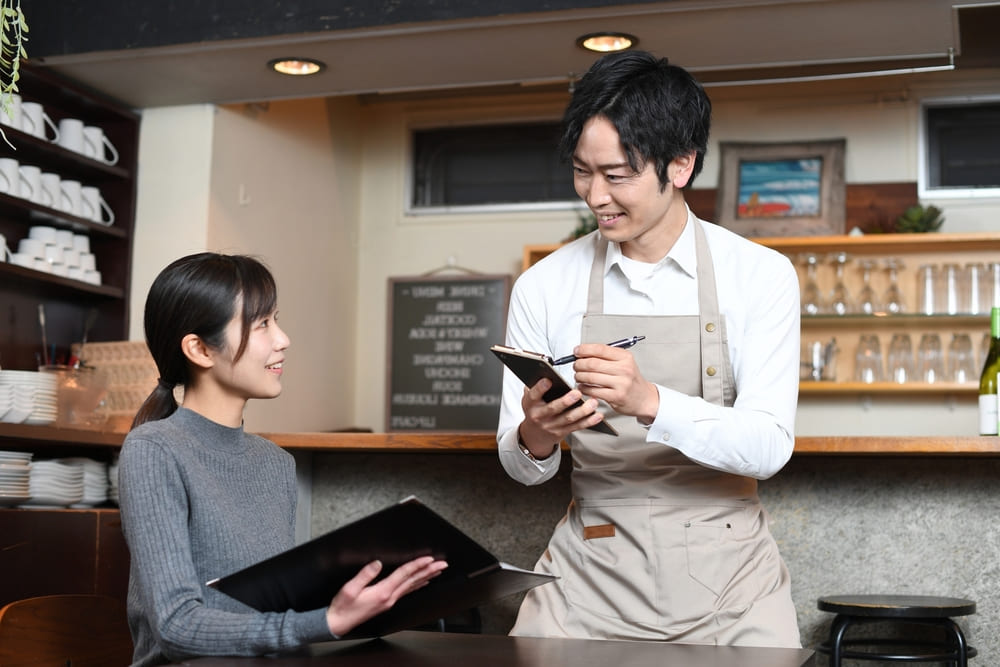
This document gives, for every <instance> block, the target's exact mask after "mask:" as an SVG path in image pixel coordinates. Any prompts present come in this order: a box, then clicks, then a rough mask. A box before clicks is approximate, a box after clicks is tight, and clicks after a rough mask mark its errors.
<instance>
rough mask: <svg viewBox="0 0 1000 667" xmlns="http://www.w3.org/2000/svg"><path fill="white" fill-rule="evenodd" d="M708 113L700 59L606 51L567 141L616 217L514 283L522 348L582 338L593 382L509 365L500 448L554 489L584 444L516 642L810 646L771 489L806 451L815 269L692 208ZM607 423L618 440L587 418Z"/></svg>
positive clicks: (513, 472)
mask: <svg viewBox="0 0 1000 667" xmlns="http://www.w3.org/2000/svg"><path fill="white" fill-rule="evenodd" d="M710 118H711V103H710V102H709V99H708V97H707V96H706V94H705V92H704V90H703V89H702V87H701V86H700V85H699V84H698V83H697V82H696V81H695V80H694V79H693V77H692V76H691V75H690V74H689V73H688V72H686V71H685V70H684V69H682V68H680V67H677V66H674V65H671V64H669V63H668V62H667V60H666V59H657V58H655V57H654V56H652V55H651V54H648V53H643V52H624V53H619V54H611V55H607V56H604V57H602V58H601V59H600V60H598V61H597V62H596V63H595V64H594V65H593V67H591V69H590V71H589V72H588V73H587V74H586V75H585V76H584V77H583V78H582V79H581V80H580V82H579V83H578V84H577V85H576V87H575V91H574V93H573V95H572V99H571V101H570V103H569V106H568V108H567V110H566V113H565V116H564V118H563V122H564V134H563V137H562V141H561V146H560V149H561V151H562V153H563V156H564V157H565V158H567V160H569V161H572V164H573V180H574V185H575V188H576V192H577V194H578V195H579V196H580V197H581V198H582V199H583V200H584V201H585V202H586V203H587V206H588V207H589V208H590V210H591V211H592V212H593V213H594V215H595V216H596V218H597V223H598V226H599V228H598V230H597V231H596V232H593V233H592V234H590V235H587V236H585V237H583V238H581V239H578V240H576V241H574V242H572V243H569V244H567V245H565V246H563V247H562V248H560V249H559V250H557V251H556V252H554V253H552V254H551V255H549V256H548V257H546V258H545V259H543V260H541V261H540V262H538V263H537V264H536V265H535V266H533V267H531V268H530V269H528V270H527V271H525V272H524V274H522V275H521V276H520V277H519V278H518V280H517V282H516V284H515V285H514V289H513V293H512V296H511V303H510V312H509V316H508V323H507V327H508V334H507V344H508V345H510V346H512V347H518V348H521V349H525V350H531V351H534V352H542V353H545V354H548V355H550V356H551V357H560V356H564V355H566V354H568V353H569V352H572V354H573V355H575V356H576V361H575V362H573V364H572V366H570V365H569V364H566V365H562V366H559V367H558V368H559V369H560V371H561V372H562V373H563V375H564V377H565V378H566V379H567V381H568V382H569V383H570V385H571V386H573V385H576V388H575V389H574V390H573V391H571V392H570V393H569V394H566V395H565V396H564V397H562V398H560V399H557V400H555V401H552V402H551V403H545V402H544V401H543V400H542V395H543V394H544V393H545V391H546V390H547V389H548V388H549V381H548V380H541V381H539V382H538V384H536V385H535V386H533V387H530V388H526V387H524V386H523V385H522V384H521V383H520V382H519V381H518V380H517V378H516V377H515V376H514V375H513V374H512V373H510V372H509V371H508V372H505V375H504V387H503V402H502V407H501V411H500V422H499V428H498V432H497V442H498V445H499V452H500V461H501V463H502V465H503V467H504V469H505V470H506V471H507V473H508V474H509V475H510V476H511V477H513V478H514V479H516V480H518V481H520V482H522V483H524V484H540V483H542V482H544V481H546V480H548V479H550V478H552V477H553V476H554V475H555V473H556V471H557V470H558V468H559V464H560V458H561V455H562V454H561V451H560V448H559V443H560V441H562V440H564V439H565V440H567V441H568V442H569V443H570V447H571V451H572V456H573V473H572V492H573V500H572V502H571V503H570V505H569V509H568V510H567V513H566V516H565V517H564V518H563V519H562V520H561V521H560V522H559V524H558V525H557V526H556V528H555V532H554V533H553V535H552V538H551V540H550V542H549V545H548V548H547V549H546V551H545V553H544V554H543V555H542V556H541V558H540V559H539V561H538V563H537V565H536V570H539V571H542V572H547V573H551V574H554V575H557V576H558V577H559V579H558V580H557V581H556V582H554V583H552V584H549V585H546V586H542V587H539V588H536V589H534V590H532V591H531V592H529V593H528V595H527V597H526V598H525V600H524V602H523V604H522V606H521V609H520V611H519V613H518V617H517V621H516V622H515V625H514V627H513V629H512V630H511V634H512V635H529V636H542V637H587V638H607V639H649V640H668V641H678V642H685V643H700V644H718V645H741V646H781V647H799V646H800V640H799V632H798V626H797V622H796V616H795V608H794V606H793V604H792V599H791V592H790V580H789V574H788V570H787V568H786V567H785V564H784V562H783V561H782V559H781V557H780V555H779V554H778V549H777V545H776V544H775V541H774V538H773V537H772V536H771V533H770V530H769V528H768V523H767V515H766V513H765V511H764V509H763V508H762V507H761V504H760V501H759V499H758V497H757V480H759V479H766V478H768V477H770V476H771V475H774V474H775V473H776V472H778V471H779V470H780V469H781V467H782V466H783V465H784V464H785V463H786V462H787V461H788V459H789V457H790V456H791V453H792V448H793V444H794V435H793V428H794V422H795V405H796V399H797V393H798V365H799V289H798V281H797V277H796V274H795V269H794V267H793V266H792V265H791V263H790V262H789V261H788V260H787V259H786V258H785V257H784V256H782V255H781V254H779V253H777V252H775V251H773V250H770V249H768V248H765V247H763V246H760V245H757V244H755V243H752V242H750V241H747V240H746V239H744V238H742V237H740V236H737V235H735V234H733V233H731V232H729V231H727V230H725V229H723V228H721V227H718V226H716V225H713V224H709V223H706V222H704V221H702V220H699V219H698V218H697V217H696V216H695V215H694V214H692V212H691V211H690V210H689V209H688V207H687V204H686V203H685V200H684V190H685V189H686V188H688V187H690V185H691V182H692V181H693V179H694V178H695V176H697V175H698V173H699V171H700V170H701V167H702V163H703V160H704V155H705V151H706V148H707V144H708V133H709V123H710ZM631 336H645V339H644V340H642V341H641V342H639V343H638V344H637V345H635V346H634V347H631V348H629V349H623V348H621V347H616V346H610V345H607V343H608V342H612V341H619V340H621V339H625V338H629V337H631ZM580 399H582V400H583V403H582V405H580V406H578V407H572V406H573V404H574V403H576V402H577V401H579V400H580ZM601 420H604V421H607V422H608V424H610V425H612V426H614V428H615V429H616V430H617V431H618V433H619V435H618V436H617V437H615V436H611V435H606V434H604V433H599V432H596V431H593V430H589V429H588V427H590V426H593V425H595V424H597V423H598V422H600V421H601Z"/></svg>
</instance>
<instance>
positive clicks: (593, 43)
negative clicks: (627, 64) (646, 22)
mask: <svg viewBox="0 0 1000 667" xmlns="http://www.w3.org/2000/svg"><path fill="white" fill-rule="evenodd" d="M638 43H639V38H638V37H636V36H634V35H629V34H626V33H624V32H594V33H590V34H589V35H584V36H583V37H580V38H579V39H577V40H576V45H577V46H580V47H582V48H585V49H587V50H588V51H597V52H598V53H609V52H611V51H624V50H625V49H628V48H631V47H633V46H635V45H636V44H638Z"/></svg>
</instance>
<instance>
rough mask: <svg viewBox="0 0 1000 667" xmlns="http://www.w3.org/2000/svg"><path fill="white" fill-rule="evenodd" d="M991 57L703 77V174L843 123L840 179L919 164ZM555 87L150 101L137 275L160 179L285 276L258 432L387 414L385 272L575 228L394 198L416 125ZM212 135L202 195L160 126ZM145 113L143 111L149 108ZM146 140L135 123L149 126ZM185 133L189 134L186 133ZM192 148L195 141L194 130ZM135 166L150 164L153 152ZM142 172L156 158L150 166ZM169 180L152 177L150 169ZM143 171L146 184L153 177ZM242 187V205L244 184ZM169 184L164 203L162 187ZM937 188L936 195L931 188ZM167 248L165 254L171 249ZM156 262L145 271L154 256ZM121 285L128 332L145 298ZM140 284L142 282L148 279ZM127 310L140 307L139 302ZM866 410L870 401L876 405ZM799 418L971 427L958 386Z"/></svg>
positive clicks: (848, 425) (909, 169) (987, 225)
mask: <svg viewBox="0 0 1000 667" xmlns="http://www.w3.org/2000/svg"><path fill="white" fill-rule="evenodd" d="M997 79H998V73H997V72H996V71H979V72H976V73H975V76H971V75H969V74H966V73H961V72H951V73H940V74H932V75H921V76H897V77H883V78H878V79H868V80H859V81H846V82H843V81H842V82H834V83H814V84H802V85H795V86H792V85H786V86H767V87H761V86H758V87H747V88H743V89H712V90H710V91H709V92H710V95H711V96H712V99H713V105H714V123H713V132H712V138H713V139H712V145H711V146H710V151H709V155H708V158H707V159H706V163H705V171H704V173H703V174H702V176H701V177H699V180H698V182H697V185H698V186H699V187H704V188H710V187H715V185H716V183H717V173H718V168H719V165H718V162H717V161H716V157H717V150H716V146H717V142H718V141H720V140H742V141H799V140H804V139H823V138H832V137H841V136H842V137H846V138H847V164H846V177H847V181H848V182H849V183H864V182H898V181H915V180H916V179H917V171H918V169H917V147H918V117H919V114H918V110H919V106H918V105H919V100H920V99H921V98H922V97H941V96H945V95H969V94H987V93H993V92H995V88H996V86H995V82H996V81H997ZM565 101H566V96H565V95H552V94H544V95H541V94H530V93H528V94H525V95H524V96H516V97H515V96H502V97H495V98H479V99H463V100H460V101H458V100H452V99H435V100H424V101H396V102H382V103H376V104H369V105H359V104H357V103H356V102H355V101H353V100H349V99H336V100H333V101H330V102H328V103H326V104H324V103H323V102H320V101H316V100H306V101H299V102H282V103H272V104H270V105H269V106H268V108H267V109H266V110H265V109H258V110H257V111H256V113H252V112H251V111H252V110H248V109H245V108H243V107H234V108H226V109H223V110H222V111H221V112H220V113H219V114H218V115H217V116H216V118H215V119H214V123H212V122H209V123H206V121H205V119H204V114H203V113H202V112H201V111H200V109H201V108H198V109H196V110H192V109H170V110H161V111H159V112H157V114H155V115H153V114H146V115H145V116H144V120H143V127H142V133H143V144H142V145H143V147H144V148H145V147H146V146H147V145H148V146H149V148H148V150H145V151H144V153H143V155H141V161H142V168H141V170H140V185H141V186H143V187H140V193H139V211H140V215H139V216H138V219H137V233H136V258H137V261H136V267H137V268H136V271H137V278H138V277H139V276H138V271H139V267H140V265H141V263H140V262H139V258H143V259H144V260H145V261H146V262H149V261H151V260H152V263H153V264H155V265H156V266H162V264H165V263H166V262H165V261H161V262H159V263H157V262H156V261H155V260H157V259H161V258H162V256H164V255H172V254H173V253H174V250H173V249H172V248H171V249H170V250H169V251H167V250H164V249H162V248H160V247H158V246H157V244H158V243H159V242H158V241H157V240H156V238H155V236H154V235H152V234H151V233H150V231H149V229H148V228H150V227H153V228H159V225H161V224H172V223H168V222H167V221H165V219H164V217H165V216H164V214H163V211H162V207H163V206H165V205H169V204H170V203H171V201H170V198H169V197H166V196H165V191H164V188H168V189H169V188H175V189H176V190H177V191H178V192H181V193H184V194H183V198H184V201H185V202H188V203H189V204H192V205H194V207H195V208H197V206H198V205H199V203H203V204H204V205H205V207H206V208H207V210H208V213H207V214H206V216H207V220H206V221H205V226H204V230H205V232H204V234H205V236H204V238H205V242H206V243H207V244H208V245H209V246H210V247H213V248H215V249H222V250H227V251H241V252H252V253H258V254H261V255H263V256H264V257H265V258H267V259H268V261H269V264H270V265H271V267H272V268H273V269H274V270H275V273H276V275H277V278H278V281H279V288H280V290H281V320H282V325H283V326H285V327H286V328H287V329H288V330H289V333H290V335H291V337H292V339H293V348H292V350H291V353H290V359H291V361H290V363H289V365H288V373H287V374H286V376H285V386H286V390H285V394H284V395H283V396H282V398H281V399H279V400H277V401H267V402H257V403H256V404H252V407H251V409H250V412H248V425H249V426H251V427H253V428H256V429H257V430H287V431H293V430H299V431H302V430H325V429H332V428H340V427H345V426H359V427H368V428H372V429H374V430H376V431H381V430H383V429H384V403H385V390H386V387H385V380H386V369H385V359H386V349H385V346H386V333H387V332H386V324H387V310H386V298H387V292H386V287H387V281H388V279H389V278H390V277H396V276H413V275H418V274H422V273H425V272H427V271H433V270H435V269H438V268H440V267H443V266H445V265H446V264H448V263H449V261H451V262H453V263H454V264H456V265H458V266H462V267H468V268H471V269H474V270H476V271H480V272H485V273H510V274H512V275H516V273H517V271H518V270H519V267H520V263H521V252H522V248H523V246H524V245H527V244H538V243H554V242H557V241H559V240H561V239H562V238H564V237H565V236H566V235H567V234H569V233H570V232H571V230H572V229H573V228H574V227H575V225H576V223H577V218H576V213H575V212H573V211H571V210H566V211H544V212H516V213H511V212H507V213H499V212H494V213H453V214H449V215H426V216H414V215H407V214H405V212H404V210H405V208H404V204H405V199H406V188H407V173H406V170H407V163H408V150H409V147H408V143H407V141H408V139H407V137H408V131H409V129H410V128H411V127H416V126H432V125H443V124H449V123H468V122H493V121H505V120H511V119H540V118H547V119H557V118H559V116H560V115H561V112H562V108H563V106H564V105H565ZM192 115H193V116H195V117H196V118H199V119H200V124H199V126H198V127H199V128H200V129H201V130H204V129H205V128H206V127H207V128H208V130H209V134H210V135H211V137H212V139H211V140H212V150H211V155H210V162H211V169H210V172H211V175H210V183H211V185H210V194H209V195H208V196H207V199H208V200H209V201H208V203H207V204H205V203H204V202H205V201H206V195H205V194H204V189H205V188H204V180H200V178H202V177H200V176H199V173H200V172H202V171H203V163H199V162H198V161H197V160H196V158H195V156H197V155H202V156H203V152H202V153H199V152H198V151H191V153H190V154H189V153H187V152H185V151H184V150H183V149H179V148H178V147H177V146H176V145H175V143H174V142H172V141H170V140H169V139H168V138H167V137H168V136H178V135H179V134H180V135H183V134H184V132H185V131H188V130H186V129H185V128H187V122H188V119H189V118H190V117H191V116H192ZM149 118H152V119H153V121H154V122H148V120H147V119H149ZM160 133H162V136H160V137H157V139H158V140H157V141H154V140H153V139H148V140H147V135H150V134H160ZM197 136H199V135H198V133H195V132H193V133H192V137H191V138H196V137H197ZM199 145H200V146H201V147H204V144H199ZM178 154H181V156H182V157H183V158H184V160H185V162H184V164H186V165H187V166H189V167H190V170H183V169H180V170H176V171H179V172H181V173H171V174H168V175H167V176H166V177H158V178H155V179H154V176H156V172H155V170H158V169H159V170H162V169H163V168H164V167H163V166H162V165H161V162H162V161H163V160H166V161H169V160H171V159H175V158H176V156H177V155H178ZM147 165H160V166H158V167H154V166H147ZM150 172H153V173H152V174H151V173H150ZM164 179H166V180H168V181H170V182H169V183H162V182H161V181H162V180H164ZM154 180H155V186H154V185H152V184H149V182H150V181H154ZM241 184H242V185H243V186H244V190H243V192H244V194H245V195H246V197H248V198H249V203H248V204H247V205H245V206H244V205H241V204H240V199H239V197H240V187H239V186H240V185H241ZM165 200H167V201H165ZM932 203H935V202H932ZM936 203H938V204H939V205H941V206H942V207H943V208H944V210H945V216H946V218H947V222H946V225H945V227H944V230H943V231H952V232H958V231H976V230H993V231H1000V200H996V199H980V200H974V201H973V200H946V201H940V202H936ZM169 259H173V256H170V257H169ZM157 270H158V269H157ZM139 282H140V281H139V280H137V279H136V283H137V284H136V286H135V288H134V290H133V294H134V296H133V301H132V304H133V328H132V331H133V337H139V336H136V334H135V333H134V332H135V331H136V329H135V323H136V317H137V316H136V313H141V302H140V303H139V304H138V305H137V298H138V297H137V296H135V295H136V294H137V293H138V291H139V289H140V287H141V285H140V284H138V283H139ZM147 285H148V283H147ZM136 308H138V310H136ZM873 406H874V408H877V409H873ZM797 428H798V432H799V433H800V434H841V433H847V434H861V433H875V432H878V433H896V434H909V433H914V434H921V433H926V432H933V433H956V434H958V433H962V434H971V433H973V432H974V430H975V408H974V403H972V402H970V401H964V400H963V401H958V402H949V401H948V400H946V399H940V400H938V399H932V400H929V401H919V402H914V401H912V400H909V399H908V400H906V401H897V400H893V399H887V398H881V399H879V400H876V401H865V400H859V399H833V400H830V399H824V398H813V397H810V398H808V399H803V401H802V402H801V405H800V410H799V423H798V427H797Z"/></svg>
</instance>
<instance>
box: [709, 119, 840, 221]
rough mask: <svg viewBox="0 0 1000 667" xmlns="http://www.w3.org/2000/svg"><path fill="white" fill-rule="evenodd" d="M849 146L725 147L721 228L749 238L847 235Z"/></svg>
mask: <svg viewBox="0 0 1000 667" xmlns="http://www.w3.org/2000/svg"><path fill="white" fill-rule="evenodd" d="M846 145H847V141H846V140H845V139H828V140H821V141H802V142H781V143H749V142H736V141H728V142H720V143H719V152H720V167H719V185H718V189H717V192H716V209H715V214H716V216H717V220H716V222H717V223H718V224H719V225H721V226H723V227H725V228H726V229H729V230H732V231H734V232H736V233H737V234H740V235H741V236H746V237H754V236H830V235H838V234H843V233H844V232H845V230H844V227H845V218H846V197H845V187H844V154H845V149H846Z"/></svg>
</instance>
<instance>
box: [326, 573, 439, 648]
mask: <svg viewBox="0 0 1000 667" xmlns="http://www.w3.org/2000/svg"><path fill="white" fill-rule="evenodd" d="M446 567H448V563H446V562H445V561H443V560H435V559H434V557H433V556H421V557H420V558H415V559H413V560H411V561H410V562H408V563H404V564H403V565H400V566H399V567H398V568H396V570H395V571H394V572H393V573H392V574H390V575H389V576H388V577H386V578H385V579H383V580H382V581H380V582H378V583H377V584H372V585H369V584H371V582H372V581H374V580H375V577H377V576H378V574H379V572H381V571H382V563H381V562H380V561H377V560H376V561H372V562H371V563H368V564H367V565H365V566H364V567H363V568H361V571H360V572H358V573H357V574H356V575H355V576H354V578H353V579H351V580H350V581H348V582H347V583H346V584H344V586H343V588H341V589H340V591H339V592H338V593H337V595H336V596H334V598H333V601H332V602H330V606H329V607H327V609H326V624H327V626H329V628H330V632H332V633H333V634H335V635H337V636H343V635H346V634H347V633H348V632H350V631H351V630H353V629H354V628H356V627H357V626H359V625H361V624H362V623H363V622H365V621H367V620H368V619H369V618H371V617H373V616H375V615H376V614H380V613H382V612H383V611H385V610H386V609H389V608H391V607H392V606H393V605H394V604H396V601H397V600H399V598H401V597H403V596H404V595H406V594H407V593H411V592H413V591H415V590H417V589H418V588H422V587H423V586H426V585H427V582H429V581H430V580H431V579H433V578H434V577H436V576H438V575H439V574H441V571H442V570H444V569H445V568H446Z"/></svg>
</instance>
